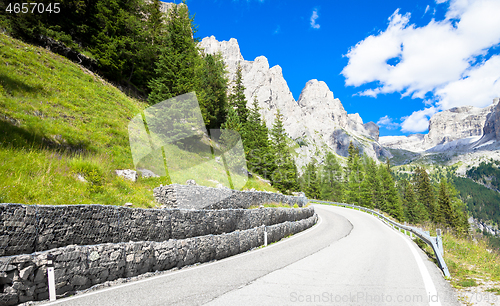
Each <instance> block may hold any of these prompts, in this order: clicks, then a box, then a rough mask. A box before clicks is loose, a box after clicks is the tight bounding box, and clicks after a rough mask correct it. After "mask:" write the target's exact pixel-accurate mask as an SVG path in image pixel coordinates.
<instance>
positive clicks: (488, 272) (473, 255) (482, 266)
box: [443, 234, 500, 288]
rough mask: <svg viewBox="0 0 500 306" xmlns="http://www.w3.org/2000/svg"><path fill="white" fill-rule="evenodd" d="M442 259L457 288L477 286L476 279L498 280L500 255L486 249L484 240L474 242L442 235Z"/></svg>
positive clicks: (499, 277)
mask: <svg viewBox="0 0 500 306" xmlns="http://www.w3.org/2000/svg"><path fill="white" fill-rule="evenodd" d="M443 245H444V250H445V252H444V259H445V262H446V264H447V265H448V269H449V270H450V274H451V277H452V280H451V284H452V285H453V286H455V287H457V288H462V287H471V286H477V285H478V282H477V280H483V281H488V280H489V281H493V282H500V256H499V254H498V253H496V252H493V251H491V250H490V251H488V244H487V242H486V241H485V240H482V239H481V240H477V241H476V242H474V241H472V240H469V239H466V238H457V237H455V236H453V235H450V234H444V235H443Z"/></svg>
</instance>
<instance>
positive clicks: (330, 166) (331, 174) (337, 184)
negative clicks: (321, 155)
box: [320, 152, 344, 202]
mask: <svg viewBox="0 0 500 306" xmlns="http://www.w3.org/2000/svg"><path fill="white" fill-rule="evenodd" d="M320 193H321V195H320V198H321V199H323V200H330V201H335V202H342V201H344V184H343V171H342V166H340V164H339V162H338V161H337V159H336V158H335V155H334V154H333V153H332V152H328V153H327V154H326V156H325V161H324V165H323V167H322V169H321V189H320Z"/></svg>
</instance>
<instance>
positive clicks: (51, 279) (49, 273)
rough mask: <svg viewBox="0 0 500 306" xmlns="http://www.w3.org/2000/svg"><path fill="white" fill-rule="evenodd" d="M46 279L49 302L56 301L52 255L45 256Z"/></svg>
mask: <svg viewBox="0 0 500 306" xmlns="http://www.w3.org/2000/svg"><path fill="white" fill-rule="evenodd" d="M47 278H48V281H49V283H48V286H49V301H55V300H56V279H55V277H54V255H52V254H48V255H47Z"/></svg>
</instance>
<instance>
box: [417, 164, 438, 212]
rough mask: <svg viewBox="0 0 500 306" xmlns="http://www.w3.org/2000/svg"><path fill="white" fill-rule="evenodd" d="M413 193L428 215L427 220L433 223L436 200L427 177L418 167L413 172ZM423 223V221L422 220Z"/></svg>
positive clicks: (423, 170) (425, 172)
mask: <svg viewBox="0 0 500 306" xmlns="http://www.w3.org/2000/svg"><path fill="white" fill-rule="evenodd" d="M414 179H415V191H416V194H417V201H418V202H420V203H422V204H423V205H424V207H425V209H426V211H427V214H428V215H429V218H430V219H431V220H432V221H434V219H435V210H436V198H435V195H434V188H433V187H432V184H431V181H430V179H429V175H428V174H427V171H425V169H424V168H421V167H418V168H417V169H416V170H415V175H414ZM422 221H425V220H422Z"/></svg>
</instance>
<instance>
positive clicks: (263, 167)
mask: <svg viewBox="0 0 500 306" xmlns="http://www.w3.org/2000/svg"><path fill="white" fill-rule="evenodd" d="M242 138H243V145H244V147H245V155H246V157H247V161H248V169H249V170H250V171H251V172H255V173H259V174H261V175H263V176H264V177H267V176H268V174H269V173H271V172H272V170H273V169H272V163H273V161H272V159H271V158H270V157H271V154H270V146H269V131H268V130H267V127H266V123H265V121H264V120H262V117H261V115H260V113H259V103H258V101H257V97H254V100H253V103H252V107H251V108H250V109H249V112H248V120H247V122H246V123H245V124H244V126H243V129H242Z"/></svg>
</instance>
